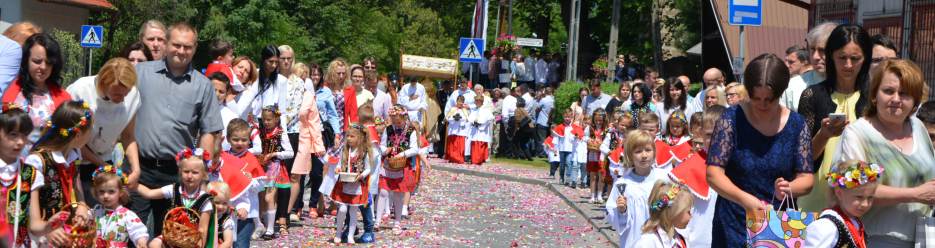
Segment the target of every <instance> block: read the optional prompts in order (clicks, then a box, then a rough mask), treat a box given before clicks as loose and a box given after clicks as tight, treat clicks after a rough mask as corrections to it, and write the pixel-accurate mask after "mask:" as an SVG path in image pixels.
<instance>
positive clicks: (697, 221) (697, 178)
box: [669, 105, 727, 247]
mask: <svg viewBox="0 0 935 248" xmlns="http://www.w3.org/2000/svg"><path fill="white" fill-rule="evenodd" d="M726 110H727V108H725V107H724V106H721V105H715V106H711V107H708V109H706V110H705V111H704V115H703V116H702V118H701V119H702V120H701V121H699V122H697V123H699V124H696V125H694V126H701V127H702V128H701V131H698V133H697V134H695V135H694V137H692V143H693V147H695V148H696V149H693V151H692V153H691V154H690V155H688V157H687V158H686V159H685V160H684V161H682V163H681V164H679V166H678V167H675V168H673V169H672V171H671V172H670V174H669V176H670V177H673V178H677V179H678V180H679V181H680V182H682V183H684V184H685V186H687V187H688V190H689V191H690V192H691V193H692V195H693V196H694V198H695V199H694V200H693V203H694V204H693V206H692V220H691V221H690V222H689V223H688V226H689V227H688V233H685V235H686V240H687V241H688V245H689V247H710V246H711V223H712V222H713V220H714V205H715V203H716V202H717V198H718V195H717V192H716V191H714V190H712V189H711V187H710V186H708V181H707V175H708V172H707V167H708V165H707V161H706V160H707V157H708V155H707V148H708V146H709V145H710V140H711V134H713V133H714V126H715V123H717V121H718V120H719V119H720V118H721V114H723V113H724V111H726ZM699 143H700V144H699Z"/></svg>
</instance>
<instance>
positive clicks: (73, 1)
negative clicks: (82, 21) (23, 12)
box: [38, 0, 117, 10]
mask: <svg viewBox="0 0 935 248" xmlns="http://www.w3.org/2000/svg"><path fill="white" fill-rule="evenodd" d="M38 1H40V2H47V3H57V4H64V5H71V6H75V7H80V8H87V9H97V10H116V9H117V7H115V6H114V5H113V4H111V3H110V1H107V0H38Z"/></svg>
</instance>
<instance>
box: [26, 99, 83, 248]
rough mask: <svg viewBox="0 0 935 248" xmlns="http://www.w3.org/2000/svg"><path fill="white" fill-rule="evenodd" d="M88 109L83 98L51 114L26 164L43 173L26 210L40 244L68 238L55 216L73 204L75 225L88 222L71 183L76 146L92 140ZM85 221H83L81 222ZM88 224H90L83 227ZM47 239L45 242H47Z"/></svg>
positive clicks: (80, 200)
mask: <svg viewBox="0 0 935 248" xmlns="http://www.w3.org/2000/svg"><path fill="white" fill-rule="evenodd" d="M91 115H92V113H91V109H90V108H89V106H88V104H87V103H85V102H83V101H70V102H65V103H63V104H62V105H61V106H59V107H58V108H57V109H56V110H55V113H53V114H52V117H51V121H50V122H49V123H48V125H47V126H46V127H45V128H44V130H43V132H42V135H41V136H40V137H39V140H38V141H37V142H36V143H35V146H33V148H32V149H33V151H32V153H31V154H30V155H29V156H27V157H26V160H25V163H26V164H29V165H31V166H33V167H35V168H36V170H37V171H38V172H41V173H42V175H43V181H44V182H45V185H44V186H42V187H41V188H39V189H38V190H33V191H31V192H30V194H31V195H30V197H31V198H35V199H42V200H41V201H31V202H30V209H38V210H39V211H29V215H30V220H37V221H30V230H32V231H31V232H30V234H31V235H35V236H33V238H32V240H33V241H35V242H36V244H39V245H40V246H48V245H52V246H61V245H63V244H55V240H68V238H67V237H66V233H65V231H64V229H63V228H62V225H61V224H63V223H59V222H61V219H60V218H59V217H58V216H59V215H60V214H63V213H64V212H63V211H67V210H68V207H69V206H73V205H76V207H77V209H76V211H75V213H77V214H76V215H77V216H76V217H77V219H78V220H83V221H80V222H79V223H76V226H82V225H83V224H88V225H90V224H91V223H90V221H91V216H90V214H88V213H90V209H89V208H88V206H87V205H85V204H84V203H83V202H84V199H83V198H84V197H83V195H84V194H81V193H80V192H78V190H76V187H77V186H76V185H75V183H74V180H72V179H74V178H75V175H76V173H77V166H75V164H76V161H77V160H78V158H79V156H80V155H79V154H80V153H79V149H81V147H84V146H85V145H87V143H88V141H89V140H90V139H91V131H90V130H88V129H89V127H91V126H92V117H91ZM82 222H84V223H82ZM86 227H89V226H86ZM47 242H48V243H47Z"/></svg>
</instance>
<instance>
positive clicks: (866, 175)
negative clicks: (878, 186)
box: [828, 161, 883, 189]
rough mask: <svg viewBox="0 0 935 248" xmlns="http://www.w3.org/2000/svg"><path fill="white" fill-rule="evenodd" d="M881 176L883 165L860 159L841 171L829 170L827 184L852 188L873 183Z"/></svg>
mask: <svg viewBox="0 0 935 248" xmlns="http://www.w3.org/2000/svg"><path fill="white" fill-rule="evenodd" d="M881 176H883V166H880V165H878V164H871V163H867V162H864V161H860V162H859V163H858V164H857V165H854V166H849V167H848V168H847V169H845V170H844V172H842V173H837V172H829V173H828V186H831V187H834V188H842V189H853V188H856V187H860V186H861V185H866V184H870V183H874V182H876V181H877V180H879V179H880V177H881Z"/></svg>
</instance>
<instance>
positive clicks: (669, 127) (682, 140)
mask: <svg viewBox="0 0 935 248" xmlns="http://www.w3.org/2000/svg"><path fill="white" fill-rule="evenodd" d="M666 123H667V124H666V130H665V134H663V135H660V136H658V137H657V138H656V152H657V156H658V157H657V158H656V163H657V164H659V166H661V167H662V168H663V169H665V170H667V171H670V170H672V168H674V167H676V166H678V165H679V164H680V163H681V162H682V161H684V160H685V158H687V157H688V155H689V154H691V143H689V141H690V140H691V136H690V135H689V134H688V119H686V117H685V114H684V113H683V112H682V111H681V110H674V111H673V112H672V113H671V114H670V115H669V119H668V120H666Z"/></svg>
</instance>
